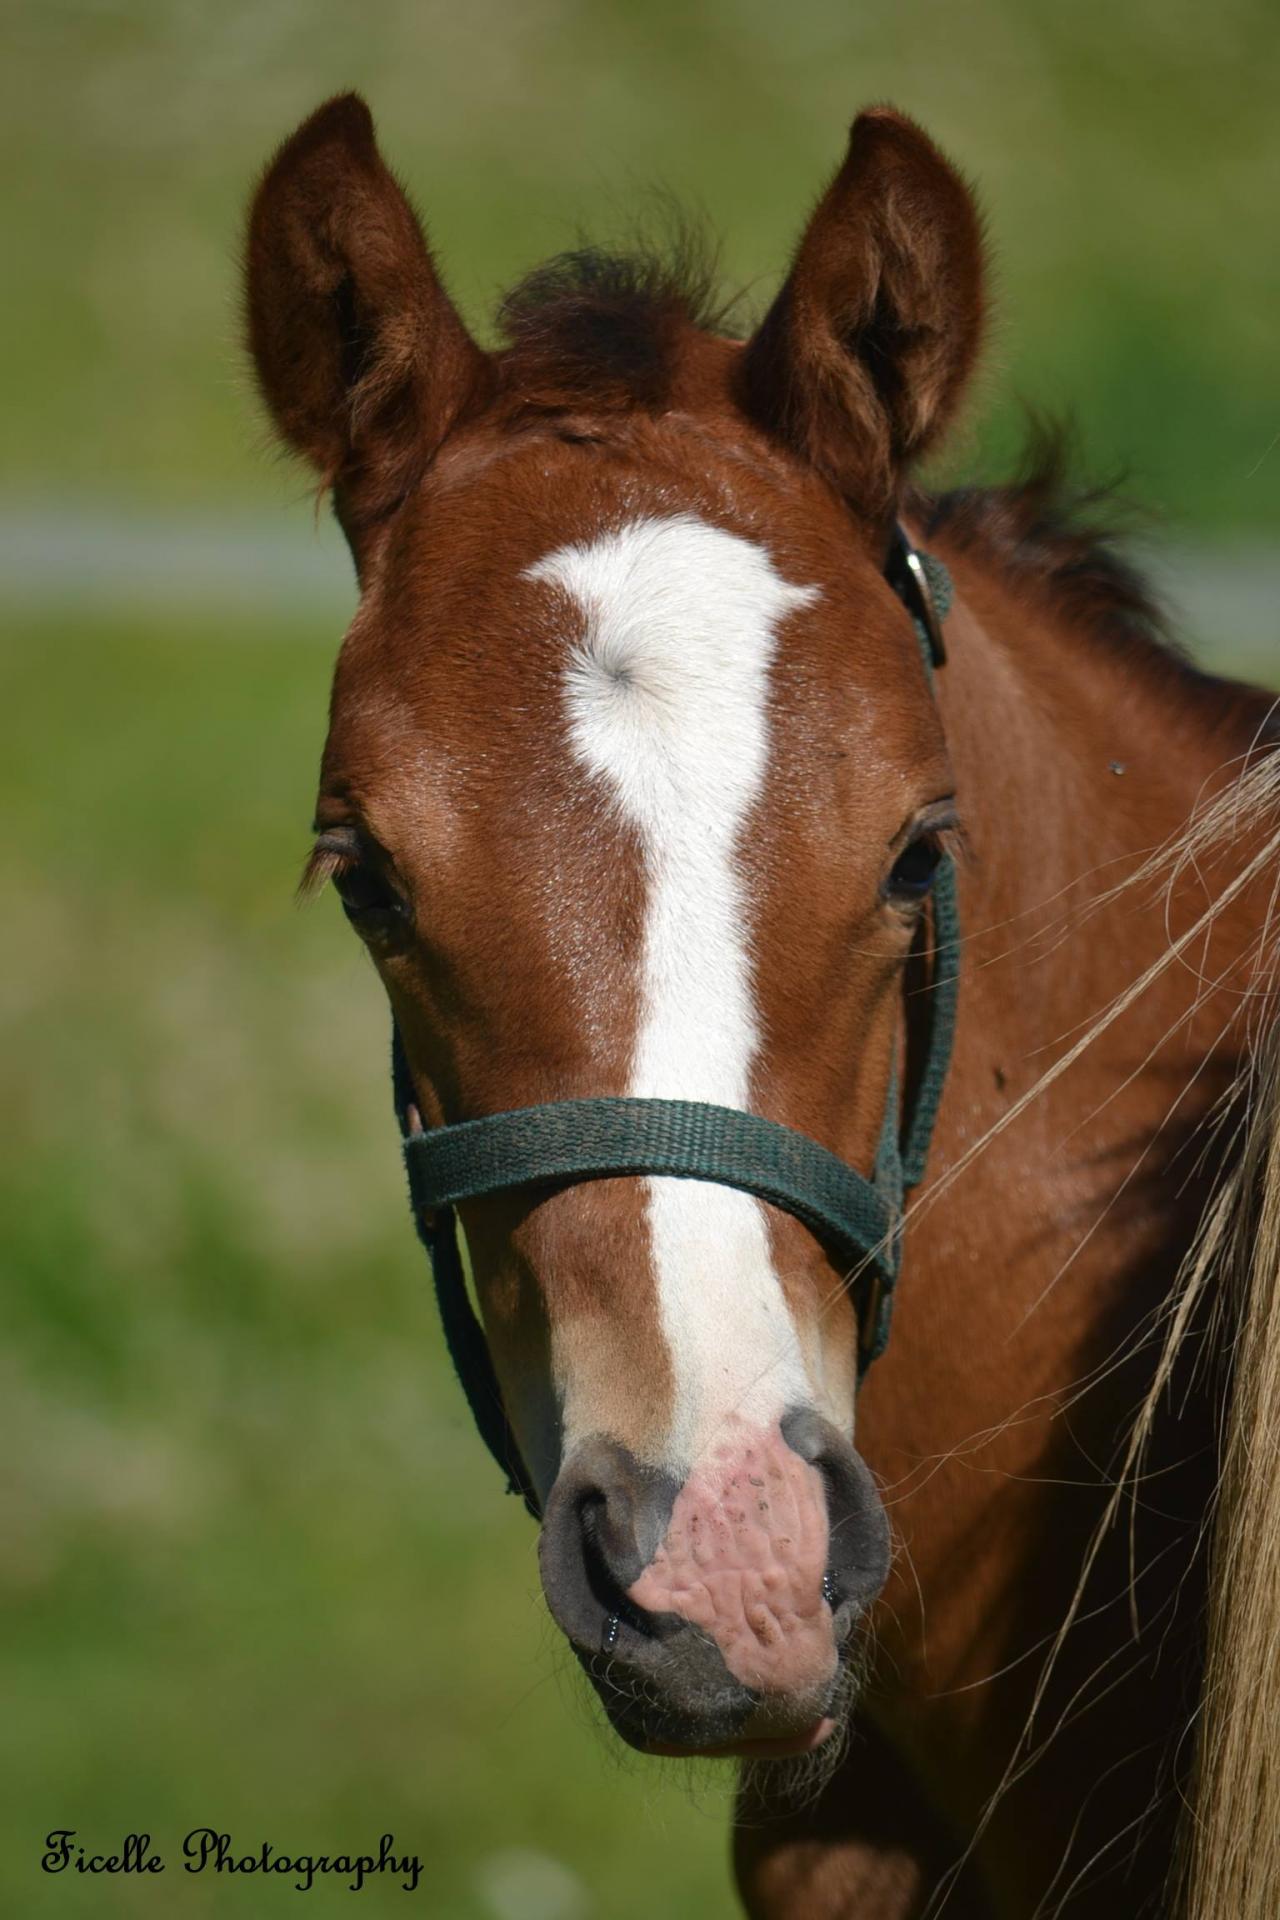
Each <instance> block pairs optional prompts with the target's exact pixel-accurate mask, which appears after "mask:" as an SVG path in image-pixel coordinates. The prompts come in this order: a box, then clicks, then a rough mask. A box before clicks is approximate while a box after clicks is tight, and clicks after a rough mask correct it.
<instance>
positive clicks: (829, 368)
mask: <svg viewBox="0 0 1280 1920" xmlns="http://www.w3.org/2000/svg"><path fill="white" fill-rule="evenodd" d="M982 316H983V259H982V235H981V229H980V225H979V220H978V214H977V210H976V208H975V206H974V203H973V200H972V199H971V197H970V194H969V191H968V189H967V188H966V186H965V185H964V182H963V181H962V180H961V179H960V177H959V175H958V174H957V173H955V172H954V170H953V169H952V168H951V167H950V166H949V165H948V164H947V162H946V161H945V160H944V159H943V158H942V155H941V154H940V153H939V152H938V150H937V148H936V147H935V146H934V145H933V143H932V142H931V141H930V140H929V139H927V138H926V136H925V135H924V134H923V133H922V132H921V131H920V129H919V127H917V126H916V125H915V124H914V122H912V121H910V120H908V119H907V118H906V117H905V116H904V115H902V114H899V113H895V112H893V111H892V109H890V108H886V107H877V108H875V109H873V110H872V111H871V112H869V113H863V114H860V115H859V116H858V118H857V120H855V121H854V124H853V131H852V133H851V134H850V136H849V151H848V153H847V155H846V156H845V161H844V165H843V166H842V167H841V169H840V171H839V173H837V175H836V177H835V179H834V180H833V181H832V183H831V185H830V186H829V187H828V188H827V191H826V193H825V194H824V195H823V197H822V199H821V200H820V201H819V203H818V207H817V210H816V211H815V213H814V215H813V217H812V219H811V220H810V222H809V225H808V227H807V229H806V231H805V234H804V237H803V239H802V240H801V242H800V246H799V248H798V250H797V252H796V256H795V260H794V262H793V264H792V268H791V272H790V274H789V275H788V277H787V280H786V282H785V284H784V286H783V288H782V291H781V292H780V293H779V295H778V297H777V299H776V300H775V301H774V303H773V306H772V307H771V308H770V310H769V312H768V314H767V315H766V316H765V319H764V322H763V324H762V325H761V327H760V330H759V332H758V333H757V334H756V336H755V338H754V339H753V340H752V341H751V342H750V343H749V345H748V347H747V349H746V354H745V360H744V363H743V383H744V384H743V392H744V395H745V399H746V405H747V408H748V410H749V412H750V413H751V414H752V415H753V417H754V418H755V419H757V420H758V421H759V422H760V423H761V424H762V425H764V426H766V427H767V428H768V429H769V430H770V431H771V432H772V433H774V434H775V435H776V436H777V437H778V438H780V439H782V440H784V441H785V442H786V443H787V444H788V445H790V446H791V447H793V448H794V449H795V450H796V451H797V452H798V453H801V454H803V455H804V456H805V457H806V458H807V459H809V460H811V461H812V462H813V464H814V465H815V466H816V467H818V468H820V469H821V470H822V472H824V473H825V474H826V475H827V477H828V479H830V480H831V481H832V482H833V484H834V485H835V486H837V487H838V488H839V489H840V491H841V492H842V493H843V494H844V495H845V496H846V497H847V498H848V500H849V502H850V504H851V505H852V506H853V507H854V508H855V509H856V510H857V511H858V512H859V513H861V514H863V515H865V516H867V517H869V518H871V519H872V520H874V521H877V522H879V521H881V520H883V519H885V518H887V517H889V516H891V515H892V514H893V512H894V511H895V509H896V505H897V501H898V498H899V495H900V493H901V490H902V485H903V481H904V478H905V473H906V469H907V467H908V465H909V464H910V462H911V461H912V460H914V459H916V458H917V457H918V456H919V455H920V454H922V453H923V452H924V451H925V450H926V448H928V447H929V446H931V445H932V444H933V442H934V441H935V440H936V439H937V438H938V436H939V435H940V434H941V433H942V431H943V430H944V428H945V427H946V426H947V424H948V423H949V421H950V420H951V418H952V416H953V415H954V413H955V411H956V408H957V405H958V403H959V400H960V396H961V393H962V391H963V389H964V386H965V383H966V381H967V379H968V376H969V374H970V372H971V370H972V367H973V363H974V360H975V358H976V356H977V352H978V345H979V340H980V336H981V332H982Z"/></svg>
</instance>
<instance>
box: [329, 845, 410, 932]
mask: <svg viewBox="0 0 1280 1920" xmlns="http://www.w3.org/2000/svg"><path fill="white" fill-rule="evenodd" d="M333 889H334V892H335V893H336V894H337V896H338V898H339V900H341V902H342V910H343V912H344V913H345V914H346V916H347V918H348V920H351V921H354V922H355V924H356V925H357V926H360V927H366V928H374V927H377V926H378V925H380V924H385V925H387V926H393V925H395V924H396V923H397V922H399V921H403V920H405V919H407V917H408V908H407V906H406V905H405V902H404V901H403V900H402V899H401V897H400V895H399V894H398V893H396V892H395V890H394V888H392V887H390V886H388V884H387V882H386V881H385V880H384V879H383V878H382V875H381V874H380V873H379V872H378V870H377V868H376V867H371V866H369V865H368V864H367V862H365V861H363V860H358V861H357V860H352V861H349V862H347V863H345V864H344V865H343V866H341V867H339V868H338V869H337V870H336V871H335V873H334V876H333Z"/></svg>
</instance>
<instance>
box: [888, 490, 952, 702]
mask: <svg viewBox="0 0 1280 1920" xmlns="http://www.w3.org/2000/svg"><path fill="white" fill-rule="evenodd" d="M885 578H886V579H887V580H888V582H889V585H890V586H891V587H892V588H893V590H894V592H895V593H896V594H897V596H898V598H899V600H901V602H902V604H903V606H904V607H905V608H906V609H907V612H908V613H909V614H910V615H911V617H912V619H913V620H915V621H917V622H918V624H919V626H920V627H921V629H922V631H923V633H924V637H925V639H926V640H927V641H928V643H929V658H930V659H931V660H932V662H933V664H934V666H935V667H944V666H945V665H946V664H947V643H946V641H945V640H944V639H943V637H942V620H941V618H940V617H939V613H938V606H937V602H936V601H935V599H934V597H933V586H932V584H931V582H930V580H929V573H928V569H927V568H926V566H925V564H924V561H923V560H922V559H921V557H920V554H919V552H918V551H917V549H916V548H915V547H914V546H913V545H912V544H911V541H910V540H909V539H908V537H907V532H906V528H905V527H903V526H902V524H901V522H895V523H894V529H893V538H892V540H891V542H890V545H889V558H888V561H887V563H886V565H885Z"/></svg>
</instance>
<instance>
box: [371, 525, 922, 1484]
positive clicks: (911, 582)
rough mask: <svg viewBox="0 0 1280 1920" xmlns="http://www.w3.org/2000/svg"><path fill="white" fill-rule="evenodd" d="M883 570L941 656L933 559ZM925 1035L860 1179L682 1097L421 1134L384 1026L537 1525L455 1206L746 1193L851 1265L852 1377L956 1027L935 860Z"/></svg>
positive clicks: (491, 1413) (409, 1134) (409, 1137)
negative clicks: (622, 1194) (632, 1182)
mask: <svg viewBox="0 0 1280 1920" xmlns="http://www.w3.org/2000/svg"><path fill="white" fill-rule="evenodd" d="M885 576H886V578H887V580H888V581H889V584H890V585H891V586H892V587H893V588H894V590H895V592H896V593H898V595H899V597H900V598H901V599H902V600H903V602H904V604H905V605H906V607H907V610H908V612H909V613H910V614H911V617H912V621H913V624H914V626H915V631H916V638H917V640H918V642H919V645H920V650H921V656H922V658H923V660H924V665H925V672H926V674H928V676H929V678H930V681H932V675H933V669H934V667H935V666H939V665H941V664H942V662H943V661H944V660H945V658H946V650H945V647H944V644H943V639H942V627H941V622H942V620H943V618H944V617H945V615H946V613H947V610H948V607H949V605H950V600H951V583H950V580H949V578H948V575H947V571H946V568H945V567H943V566H942V565H941V563H940V562H939V561H937V560H935V559H934V558H933V557H932V555H928V554H921V553H919V552H917V550H916V549H915V548H914V547H912V546H911V544H910V542H909V541H908V539H907V536H906V534H905V533H904V532H903V531H902V529H901V528H900V527H899V528H897V529H896V531H895V536H894V541H893V544H892V547H891V549H890V554H889V558H888V562H887V564H886V568H885ZM930 906H931V917H932V939H931V946H932V952H933V965H932V977H931V980H930V992H929V1007H928V1037H927V1040H926V1043H925V1051H924V1057H923V1060H922V1062H921V1064H920V1069H919V1072H918V1074H917V1075H915V1076H913V1077H912V1081H911V1085H910V1087H909V1091H908V1095H907V1099H906V1102H905V1111H903V1112H902V1114H901V1116H900V1114H899V1087H898V1073H897V1070H896V1068H895V1071H894V1073H893V1075H892V1078H891V1083H890V1088H889V1096H888V1100H887V1103H886V1108H885V1116H884V1122H883V1125H882V1127H881V1133H880V1144H879V1148H878V1150H877V1153H876V1162H875V1167H874V1169H873V1172H872V1177H871V1178H870V1179H868V1178H867V1177H866V1175H865V1174H862V1173H860V1172H859V1171H858V1170H857V1169H856V1168H855V1167H851V1166H849V1165H848V1164H847V1163H846V1162H845V1161H843V1160H841V1159H840V1158H839V1157H838V1156H837V1155H836V1154H834V1153H831V1152H829V1151H828V1149H827V1148H825V1147H823V1146H821V1145H819V1143H818V1142H817V1141H816V1140H811V1139H810V1138H809V1136H808V1135H807V1134H803V1133H798V1132H796V1131H795V1130H794V1128H791V1127H786V1126H782V1125H781V1124H780V1123H779V1122H777V1121H775V1120H766V1119H764V1118H763V1117H762V1116H761V1115H759V1114H754V1113H744V1112H741V1111H739V1110H737V1109H735V1108H730V1107H718V1106H713V1105H711V1104H709V1103H705V1102H702V1101H692V1100H640V1099H584V1100H559V1101H551V1102H548V1103H547V1104H546V1105H543V1106H537V1107H521V1108H516V1109H514V1110H513V1111H510V1112H507V1113H495V1114H488V1115H486V1116H484V1117H483V1118H481V1119H478V1120H464V1121H461V1122H459V1123H458V1124H456V1125H453V1126H445V1127H437V1128H434V1129H433V1130H431V1131H430V1132H425V1131H423V1130H422V1128H421V1126H416V1127H415V1126H412V1125H411V1124H410V1110H411V1108H412V1105H413V1098H414V1096H413V1087H412V1083H411V1080H410V1077H409V1070H408V1063H407V1061H406V1059H405V1056H404V1049H403V1047H402V1045H401V1042H400V1035H399V1032H398V1030H397V1031H395V1032H394V1033H393V1040H392V1080H393V1087H394V1093H395V1105H396V1113H397V1116H398V1118H399V1121H400V1130H401V1134H402V1136H403V1145H404V1155H405V1164H406V1168H407V1170H408V1175H409V1195H410V1203H411V1206H412V1209H413V1216H414V1221H415V1224H416V1225H417V1228H418V1232H419V1235H420V1236H421V1238H422V1241H423V1244H424V1246H425V1247H426V1250H427V1253H428V1255H429V1256H430V1259H431V1266H432V1273H433V1277H434V1281H435V1291H436V1300H437V1302H438V1305H439V1309H440V1320H441V1325H442V1327H443V1329H444V1335H445V1341H446V1343H447V1345H448V1348H449V1355H450V1358H451V1359H452V1361H453V1365H454V1369H455V1371H456V1373H457V1375H458V1379H459V1381H460V1383H461V1385H462V1389H463V1391H464V1393H465V1394H466V1396H467V1400H468V1402H469V1404H470V1407H471V1413H472V1417H473V1418H474V1420H475V1423H476V1426H477V1428H478V1429H479V1432H480V1435H481V1438H482V1439H483V1440H484V1442H485V1444H486V1446H487V1447H488V1448H489V1451H490V1453H492V1455H493V1456H494V1458H495V1460H496V1461H497V1462H498V1465H499V1466H500V1467H501V1468H502V1469H503V1471H504V1473H505V1474H506V1475H507V1479H508V1490H509V1491H510V1492H512V1493H519V1494H521V1495H522V1496H523V1498H524V1502H525V1505H526V1507H527V1508H528V1509H529V1512H530V1513H531V1514H532V1515H533V1516H534V1518H535V1519H536V1518H538V1504H537V1497H536V1495H535V1493H534V1489H533V1486H532V1483H531V1481H530V1479H529V1475H528V1472H527V1470H526V1468H525V1465H524V1462H523V1460H522V1459H521V1457H520V1452H519V1448H518V1447H517V1445H516V1443H515V1438H514V1436H513V1434H512V1432H511V1428H510V1425H509V1423H508V1421H507V1415H506V1409H505V1407H504V1406H503V1402H502V1393H501V1389H500V1387H499V1385H498V1380H497V1375H496V1374H495V1372H494V1368H493V1360H492V1356H491V1355H490V1352H489V1347H488V1342H487V1341H486V1339H485V1336H484V1330H483V1328H482V1327H481V1325H480V1322H479V1320H478V1319H477V1317H476V1313H475V1309H474V1308H473V1307H472V1305H471V1299H470V1296H469V1294H468V1292H467V1283H466V1276H465V1273H464V1271H463V1265H462V1256H461V1253H460V1250H459V1245H458V1229H457V1217H456V1213H455V1211H454V1210H455V1208H456V1206H457V1205H458V1203H459V1202H460V1201H465V1200H474V1199H480V1198H482V1197H484V1196H486V1195H490V1194H494V1193H502V1192H506V1191H509V1190H510V1189H512V1188H517V1187H544V1188H547V1189H550V1188H554V1187H560V1186H565V1185H567V1184H575V1183H578V1182H580V1181H584V1180H598V1179H607V1178H615V1177H617V1176H620V1175H621V1176H626V1175H657V1176H663V1177H669V1178H676V1179H688V1180H707V1181H711V1182H714V1183H716V1184H717V1185H720V1186H728V1187H735V1188H737V1189H738V1190H739V1191H741V1192H744V1193H750V1194H754V1195H755V1196H756V1197H757V1198H758V1199H761V1200H764V1201H767V1202H768V1203H769V1204H770V1205H771V1206H775V1207H778V1208H780V1209H781V1210H782V1211H783V1212H785V1213H790V1214H792V1215H793V1216H794V1217H795V1218H796V1219H797V1220H800V1221H802V1222H803V1223H804V1225H805V1226H807V1227H808V1228H809V1229H810V1231H811V1232H813V1233H814V1234H815V1235H816V1236H817V1237H818V1238H819V1239H820V1240H821V1241H823V1242H824V1244H825V1245H826V1246H827V1247H828V1248H829V1249H830V1251H831V1252H832V1254H833V1255H834V1256H836V1257H837V1258H838V1260H839V1261H840V1263H841V1265H843V1266H846V1267H848V1268H849V1269H851V1271H850V1273H849V1275H848V1283H849V1284H850V1285H852V1286H854V1287H855V1288H856V1289H857V1291H858V1295H859V1309H858V1320H859V1372H860V1373H861V1372H864V1371H865V1370H866V1368H867V1367H868V1366H870V1364H871V1362H872V1361H873V1360H874V1359H876V1358H877V1357H878V1356H879V1355H880V1354H881V1353H882V1352H883V1351H884V1348H885V1344H886V1342H887V1340H888V1337H889V1320H890V1314H891V1311H892V1306H893V1293H894V1287H895V1284H896V1281H897V1277H898V1266H899V1261H900V1257H901V1221H902V1208H903V1203H904V1200H905V1196H906V1194H907V1193H908V1192H909V1191H910V1190H911V1188H913V1187H915V1186H917V1185H918V1184H919V1182H920V1180H921V1179H922V1178H923V1175H924V1170H925V1164H926V1161H927V1159H928V1155H929V1145H930V1142H931V1140H932V1137H933V1128H934V1122H935V1120H936V1118H937V1112H938V1104H939V1101H940V1100H941V1097H942V1090H943V1086H944V1084H945V1082H946V1076H947V1068H948V1065H949V1064H950V1058H951V1044H952V1038H953V1035H954V1031H955V1018H956V1004H957V996H958V988H959V973H960V925H959V913H958V907H957V901H956V879H955V869H954V866H953V863H952V861H951V859H950V857H949V856H946V855H944V857H943V859H942V861H941V863H940V865H939V867H938V870H937V873H936V875H935V878H934V884H933V889H932V893H931V898H930Z"/></svg>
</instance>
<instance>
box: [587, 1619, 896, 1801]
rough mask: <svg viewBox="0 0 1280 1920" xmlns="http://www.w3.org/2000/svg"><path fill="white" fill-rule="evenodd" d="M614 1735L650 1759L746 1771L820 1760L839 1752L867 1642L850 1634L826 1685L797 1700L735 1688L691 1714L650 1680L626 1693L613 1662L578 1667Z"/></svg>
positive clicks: (859, 1683)
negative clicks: (720, 1763) (743, 1765)
mask: <svg viewBox="0 0 1280 1920" xmlns="http://www.w3.org/2000/svg"><path fill="white" fill-rule="evenodd" d="M583 1664H584V1666H585V1667H586V1669H587V1672H588V1673H589V1674H590V1676H591V1679H592V1683H593V1685H594V1686H595V1689H596V1692H597V1694H598V1695H599V1697H600V1700H601V1703H602V1705H603V1706H604V1709H605V1712H606V1715H607V1717H608V1720H609V1724H610V1726H611V1727H612V1728H613V1731H614V1732H615V1733H616V1734H617V1735H618V1737H619V1738H620V1739H622V1740H624V1741H625V1742H626V1744H627V1745H628V1746H629V1747H631V1748H633V1749H634V1750H635V1752H637V1753H642V1754H645V1755H647V1756H650V1757H652V1758H654V1759H665V1760H739V1761H747V1762H750V1763H751V1764H752V1766H753V1767H755V1766H760V1765H763V1766H765V1767H766V1768H768V1767H769V1766H770V1765H771V1763H775V1762H783V1761H792V1762H804V1761H806V1760H809V1759H812V1758H815V1757H816V1756H818V1755H821V1756H822V1758H823V1759H824V1760H825V1759H826V1758H828V1757H832V1756H834V1755H835V1754H836V1753H837V1752H838V1751H839V1750H842V1749H843V1744H844V1743H843V1741H842V1740H841V1739H838V1738H835V1737H834V1736H836V1735H838V1734H839V1733H840V1731H841V1729H842V1728H844V1727H845V1726H847V1724H848V1721H849V1718H850V1715H851V1714H852V1711H853V1707H854V1704H855V1701H856V1700H857V1697H858V1695H859V1693H860V1692H861V1688H862V1683H863V1680H864V1678H865V1675H866V1670H867V1649H866V1638H865V1635H864V1634H862V1633H858V1632H854V1633H853V1634H852V1636H850V1637H849V1638H847V1639H846V1640H845V1641H844V1643H843V1644H842V1645H840V1646H839V1648H838V1653H837V1666H836V1672H835V1675H834V1678H833V1679H832V1682H831V1684H830V1686H829V1687H827V1688H825V1689H823V1690H822V1691H821V1693H820V1694H817V1695H815V1694H813V1693H810V1694H807V1695H806V1696H804V1697H803V1698H795V1699H791V1698H785V1697H782V1696H778V1695H764V1696H760V1695H756V1696H754V1697H753V1696H750V1695H747V1696H746V1697H745V1698H744V1696H743V1693H742V1691H741V1690H737V1689H735V1690H734V1694H733V1696H732V1697H730V1696H729V1695H728V1694H726V1695H725V1697H724V1698H722V1699H719V1700H709V1701H707V1702H706V1703H705V1705H704V1706H701V1707H698V1708H691V1707H689V1706H676V1705H674V1704H672V1703H667V1702H663V1701H661V1699H660V1697H659V1696H658V1695H657V1694H656V1692H655V1690H654V1688H653V1686H652V1682H651V1681H650V1683H649V1685H648V1686H637V1687H636V1688H634V1689H632V1688H631V1687H629V1686H628V1685H627V1682H626V1679H625V1678H624V1677H623V1676H620V1675H619V1673H618V1669H617V1666H616V1664H612V1665H611V1667H610V1669H609V1671H608V1672H607V1673H606V1672H602V1671H601V1670H600V1668H599V1667H598V1666H596V1665H595V1663H591V1662H585V1661H584V1663H583Z"/></svg>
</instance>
